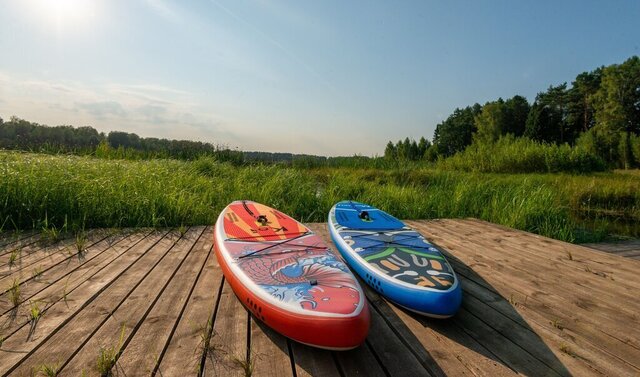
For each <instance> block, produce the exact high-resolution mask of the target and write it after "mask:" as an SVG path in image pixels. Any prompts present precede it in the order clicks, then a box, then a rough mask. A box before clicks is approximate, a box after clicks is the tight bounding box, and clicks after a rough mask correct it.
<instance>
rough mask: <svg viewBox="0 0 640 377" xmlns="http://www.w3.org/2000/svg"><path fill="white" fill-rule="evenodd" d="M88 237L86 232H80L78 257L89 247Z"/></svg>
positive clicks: (78, 234)
mask: <svg viewBox="0 0 640 377" xmlns="http://www.w3.org/2000/svg"><path fill="white" fill-rule="evenodd" d="M87 242H88V240H87V235H86V233H85V232H82V231H80V232H78V233H77V234H76V244H75V245H76V250H77V251H78V255H82V253H84V251H85V249H86V247H87Z"/></svg>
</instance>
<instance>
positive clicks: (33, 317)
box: [27, 301, 43, 341]
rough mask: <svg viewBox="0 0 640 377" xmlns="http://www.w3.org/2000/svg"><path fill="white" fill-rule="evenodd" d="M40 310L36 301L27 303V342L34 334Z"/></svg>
mask: <svg viewBox="0 0 640 377" xmlns="http://www.w3.org/2000/svg"><path fill="white" fill-rule="evenodd" d="M42 313H43V311H42V308H40V304H39V303H38V301H33V302H31V301H30V302H29V315H28V317H29V323H30V328H29V335H28V336H27V341H28V340H29V339H31V337H32V336H33V334H34V333H35V332H36V326H38V321H40V318H41V317H42Z"/></svg>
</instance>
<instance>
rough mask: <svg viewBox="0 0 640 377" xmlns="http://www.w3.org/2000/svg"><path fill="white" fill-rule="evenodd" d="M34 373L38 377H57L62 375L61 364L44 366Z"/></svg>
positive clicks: (36, 369)
mask: <svg viewBox="0 0 640 377" xmlns="http://www.w3.org/2000/svg"><path fill="white" fill-rule="evenodd" d="M34 372H35V373H34V374H36V373H37V375H38V376H46V377H56V376H58V374H59V373H60V363H55V364H42V365H40V366H38V367H36V368H34Z"/></svg>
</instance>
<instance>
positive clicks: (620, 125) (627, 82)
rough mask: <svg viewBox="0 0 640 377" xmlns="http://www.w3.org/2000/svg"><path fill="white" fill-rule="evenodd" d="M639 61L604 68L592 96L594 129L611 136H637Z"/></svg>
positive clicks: (638, 128)
mask: <svg viewBox="0 0 640 377" xmlns="http://www.w3.org/2000/svg"><path fill="white" fill-rule="evenodd" d="M639 104H640V58H638V57H637V56H634V57H631V58H629V59H628V60H626V61H625V62H624V63H622V64H613V65H610V66H608V67H605V68H604V69H603V72H602V81H601V84H600V88H599V89H598V92H597V93H596V94H595V105H594V106H595V114H596V123H597V125H598V127H601V128H602V129H603V130H605V131H607V132H611V133H619V132H621V131H626V132H630V133H634V134H636V135H637V134H639V133H640V105H639Z"/></svg>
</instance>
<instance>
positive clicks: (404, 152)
mask: <svg viewBox="0 0 640 377" xmlns="http://www.w3.org/2000/svg"><path fill="white" fill-rule="evenodd" d="M429 147H431V143H430V142H429V140H427V139H425V138H424V137H421V138H420V141H419V142H416V141H415V140H409V138H406V139H404V141H403V140H398V142H397V143H396V144H395V145H394V144H393V143H392V142H389V143H387V147H386V148H385V150H384V158H385V159H386V160H388V161H403V162H404V161H419V160H422V159H424V158H425V154H426V152H427V149H428V148H429Z"/></svg>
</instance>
